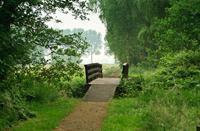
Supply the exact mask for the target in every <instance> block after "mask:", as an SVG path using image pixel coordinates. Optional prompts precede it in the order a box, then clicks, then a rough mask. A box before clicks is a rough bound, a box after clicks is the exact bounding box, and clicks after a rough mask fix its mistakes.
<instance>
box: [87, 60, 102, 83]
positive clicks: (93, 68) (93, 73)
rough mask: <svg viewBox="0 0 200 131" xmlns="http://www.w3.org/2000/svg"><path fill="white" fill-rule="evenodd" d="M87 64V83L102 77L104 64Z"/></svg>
mask: <svg viewBox="0 0 200 131" xmlns="http://www.w3.org/2000/svg"><path fill="white" fill-rule="evenodd" d="M84 66H85V76H86V83H87V84H89V83H90V82H91V81H92V80H94V79H97V78H102V77H103V73H102V65H101V64H99V63H92V64H87V65H84Z"/></svg>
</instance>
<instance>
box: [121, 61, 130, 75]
mask: <svg viewBox="0 0 200 131" xmlns="http://www.w3.org/2000/svg"><path fill="white" fill-rule="evenodd" d="M128 68H129V65H128V63H124V64H123V68H122V78H128Z"/></svg>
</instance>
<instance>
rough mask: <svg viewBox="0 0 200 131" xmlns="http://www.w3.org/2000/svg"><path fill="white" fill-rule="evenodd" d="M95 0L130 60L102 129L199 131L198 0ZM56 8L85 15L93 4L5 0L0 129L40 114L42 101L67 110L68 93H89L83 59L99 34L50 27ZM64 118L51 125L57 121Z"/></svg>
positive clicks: (114, 48) (0, 13)
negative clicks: (49, 23)
mask: <svg viewBox="0 0 200 131" xmlns="http://www.w3.org/2000/svg"><path fill="white" fill-rule="evenodd" d="M89 5H90V7H92V8H94V9H95V10H96V11H98V12H100V18H101V19H102V21H103V22H104V23H105V25H106V27H107V35H106V40H107V44H108V47H109V49H110V52H111V53H113V54H114V55H115V57H116V58H117V59H118V60H119V61H120V63H123V62H128V63H129V64H130V66H131V68H130V73H129V76H130V77H129V79H123V80H122V81H121V85H120V86H119V88H118V89H117V91H116V97H117V98H120V99H117V100H114V101H113V102H112V103H111V107H110V110H109V113H108V117H107V118H106V120H105V122H104V124H103V127H102V129H103V130H109V131H110V130H152V131H155V130H158V131H160V130H195V127H196V125H198V124H199V123H200V112H199V110H198V109H199V108H200V107H199V106H200V59H199V58H200V44H199V40H200V36H199V34H200V17H199V16H200V8H199V7H200V1H199V0H189V1H188V0H90V4H89ZM57 10H59V11H61V12H63V13H67V12H71V13H72V14H73V15H74V16H75V17H76V18H80V19H83V20H84V19H87V17H86V15H87V12H88V10H90V9H89V7H88V5H87V3H86V2H85V1H82V0H51V1H48V0H29V1H28V0H0V130H2V129H4V128H7V127H10V126H11V125H13V122H16V121H18V120H26V119H28V118H29V117H35V116H37V119H40V114H39V115H38V114H37V113H35V112H33V111H37V109H35V108H37V107H38V106H41V105H42V104H44V103H45V104H44V105H46V106H44V110H46V108H48V106H49V104H50V105H51V104H54V105H55V106H56V105H57V104H58V107H63V108H68V109H67V112H69V110H71V109H72V107H73V105H74V104H70V102H73V100H70V99H68V98H69V97H71V96H73V97H81V96H83V94H84V91H85V90H84V88H81V87H83V84H84V79H83V71H82V69H81V67H80V66H79V65H78V64H79V63H80V57H81V55H82V54H84V53H85V52H86V51H87V47H88V46H89V44H88V42H90V43H93V47H92V48H90V53H91V56H92V54H93V53H97V52H98V50H97V48H99V47H100V45H99V43H100V35H99V34H98V33H95V32H92V31H88V33H93V34H94V36H93V37H96V39H95V40H97V41H93V39H88V40H86V39H84V38H83V37H82V36H81V33H77V34H73V33H76V31H67V30H66V31H64V33H65V34H63V31H60V30H54V29H51V28H48V26H47V25H46V24H45V23H46V22H47V21H50V20H55V21H56V22H60V21H59V20H57V19H54V18H53V17H52V14H54V13H55V12H56V11H57ZM66 32H71V33H72V34H69V33H66ZM81 32H82V31H81ZM83 34H84V33H83ZM86 36H87V32H86V34H85V36H84V37H86ZM93 49H94V50H93ZM110 70H111V71H112V72H113V71H114V67H111V69H110ZM111 71H110V72H109V71H108V72H107V74H112V73H111ZM113 74H114V75H116V74H117V73H116V74H115V73H113ZM124 97H128V98H124ZM66 98H67V99H68V100H66ZM52 101H54V102H55V101H56V102H55V103H51V102H52ZM65 101H69V103H66V105H65V104H64V105H63V106H62V105H60V104H59V103H61V104H62V103H63V102H65ZM57 102H58V103H57ZM48 109H49V108H48ZM54 110H55V112H56V108H55V109H52V110H51V111H52V112H51V111H50V113H55V112H54ZM42 111H43V110H41V112H42ZM38 112H39V111H38ZM44 112H45V111H44ZM46 113H47V114H46V115H47V116H48V112H46ZM64 114H65V113H64V111H63V112H61V113H58V114H57V116H58V118H61V117H63V115H64ZM58 118H57V117H56V118H55V119H56V121H54V122H52V125H49V126H51V127H49V126H47V128H48V129H52V128H54V127H55V124H56V123H58ZM49 119H51V117H49ZM33 121H34V120H33ZM30 125H31V124H30ZM31 126H32V125H31ZM42 127H43V125H42ZM19 128H20V127H19ZM16 130H18V129H16ZM19 130H21V129H19ZM25 130H26V129H25Z"/></svg>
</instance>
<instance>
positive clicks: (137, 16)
mask: <svg viewBox="0 0 200 131" xmlns="http://www.w3.org/2000/svg"><path fill="white" fill-rule="evenodd" d="M90 4H91V5H92V7H93V8H96V11H99V12H100V14H101V15H100V18H101V19H102V21H103V22H104V23H105V25H106V26H107V35H106V39H107V41H108V46H109V47H110V50H111V51H112V52H113V53H114V55H115V56H116V57H117V58H118V60H119V61H120V62H121V63H123V62H128V63H129V64H137V63H139V62H141V61H143V60H144V59H145V58H146V57H147V51H146V48H148V47H150V46H151V38H152V35H151V33H150V32H151V28H150V25H151V24H152V22H153V21H154V19H155V17H163V16H164V15H165V7H166V6H168V0H125V1H124V0H90Z"/></svg>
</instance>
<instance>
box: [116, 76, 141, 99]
mask: <svg viewBox="0 0 200 131" xmlns="http://www.w3.org/2000/svg"><path fill="white" fill-rule="evenodd" d="M143 82H144V78H143V77H142V76H141V75H135V76H132V77H130V78H128V79H122V81H121V83H120V85H119V86H118V87H117V89H116V93H115V96H116V97H135V96H138V94H139V91H141V90H142V87H143Z"/></svg>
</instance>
